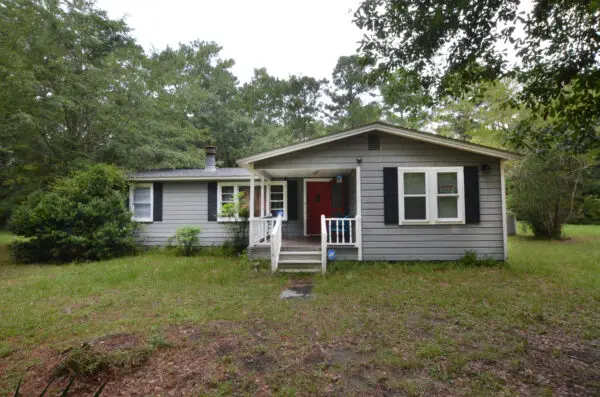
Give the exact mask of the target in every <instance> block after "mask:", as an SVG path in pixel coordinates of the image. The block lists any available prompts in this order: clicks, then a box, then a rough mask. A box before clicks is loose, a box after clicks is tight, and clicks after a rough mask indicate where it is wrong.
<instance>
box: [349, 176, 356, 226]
mask: <svg viewBox="0 0 600 397" xmlns="http://www.w3.org/2000/svg"><path fill="white" fill-rule="evenodd" d="M356 208H357V207H356V170H352V172H351V173H350V175H348V214H349V215H351V216H355V215H356Z"/></svg>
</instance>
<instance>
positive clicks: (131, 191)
mask: <svg viewBox="0 0 600 397" xmlns="http://www.w3.org/2000/svg"><path fill="white" fill-rule="evenodd" d="M138 187H149V188H150V217H147V218H140V217H137V216H135V203H134V201H133V198H134V197H135V189H136V188H138ZM140 204H147V203H140ZM129 210H130V211H131V214H132V215H131V219H133V220H134V221H136V222H154V184H153V183H136V184H133V185H131V186H129Z"/></svg>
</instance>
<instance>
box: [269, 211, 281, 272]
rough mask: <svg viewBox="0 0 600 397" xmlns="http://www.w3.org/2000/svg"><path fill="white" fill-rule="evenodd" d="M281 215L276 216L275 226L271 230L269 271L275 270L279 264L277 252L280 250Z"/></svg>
mask: <svg viewBox="0 0 600 397" xmlns="http://www.w3.org/2000/svg"><path fill="white" fill-rule="evenodd" d="M281 229H282V225H281V215H278V216H277V219H276V220H275V226H273V231H272V232H271V271H272V272H276V271H277V265H278V264H279V253H280V252H281V242H282V241H281V240H282V238H281V236H282V233H281Z"/></svg>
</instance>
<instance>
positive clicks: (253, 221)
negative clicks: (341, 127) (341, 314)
mask: <svg viewBox="0 0 600 397" xmlns="http://www.w3.org/2000/svg"><path fill="white" fill-rule="evenodd" d="M518 158H520V155H518V154H516V153H512V152H508V151H505V150H500V149H495V148H491V147H486V146H481V145H476V144H472V143H468V142H464V141H460V140H455V139H450V138H446V137H441V136H438V135H434V134H429V133H424V132H419V131H414V130H410V129H405V128H399V127H395V126H392V125H388V124H384V123H379V122H378V123H374V124H369V125H366V126H363V127H359V128H355V129H351V130H347V131H343V132H339V133H336V134H332V135H328V136H324V137H320V138H316V139H311V140H307V141H303V142H300V143H296V144H293V145H289V146H286V147H282V148H279V149H275V150H270V151H267V152H263V153H259V154H256V155H253V156H249V157H246V158H242V159H240V160H238V165H239V166H240V168H217V167H216V166H215V148H214V147H209V148H207V161H206V168H204V169H185V170H183V169H182V170H167V171H144V172H138V173H136V174H135V176H134V178H133V179H134V184H133V186H132V190H131V197H130V203H131V204H130V205H131V209H132V212H133V213H134V218H135V219H136V220H138V221H140V222H144V223H145V224H146V225H145V227H144V228H143V231H142V236H143V238H144V241H145V243H146V244H148V245H163V244H165V243H166V242H167V239H168V238H169V237H170V236H172V235H173V234H174V233H175V229H176V228H177V227H180V226H183V225H186V224H187V225H196V226H199V227H201V228H202V234H201V236H200V241H201V245H217V244H222V243H223V242H225V241H226V239H227V233H226V229H225V227H224V225H226V222H230V221H232V219H229V218H223V217H220V216H219V214H220V209H221V207H222V205H223V204H225V203H231V202H234V203H237V201H238V200H240V198H239V197H240V196H241V195H240V193H243V198H241V200H242V201H243V203H237V204H238V205H246V206H248V208H249V211H250V221H249V222H250V225H249V227H250V237H249V246H248V255H249V256H250V258H252V259H270V260H271V266H272V270H274V271H276V270H278V271H323V272H324V271H325V270H326V266H327V261H328V258H327V256H328V254H329V255H332V254H333V253H331V252H329V251H331V250H333V251H334V253H335V258H336V259H337V260H340V259H342V260H359V261H443V260H456V259H459V258H460V257H462V256H463V255H464V254H465V252H466V251H474V252H476V253H477V255H478V256H480V257H487V258H493V259H496V260H504V259H506V258H507V255H508V252H507V243H506V235H507V226H506V206H505V194H504V192H505V187H504V172H503V164H504V162H505V161H507V160H513V159H518ZM329 259H331V258H329Z"/></svg>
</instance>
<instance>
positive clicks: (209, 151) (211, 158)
mask: <svg viewBox="0 0 600 397" xmlns="http://www.w3.org/2000/svg"><path fill="white" fill-rule="evenodd" d="M204 151H205V152H206V166H205V167H204V168H205V169H206V170H207V171H215V170H216V169H217V147H216V146H205V147H204Z"/></svg>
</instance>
